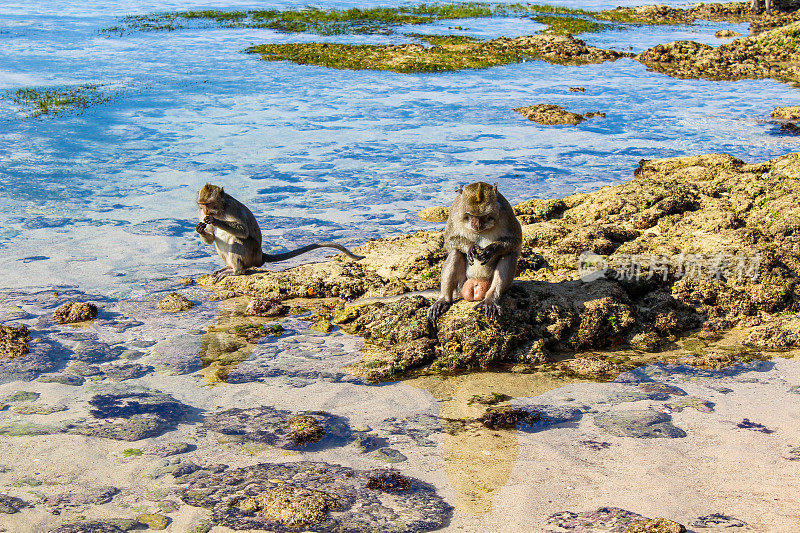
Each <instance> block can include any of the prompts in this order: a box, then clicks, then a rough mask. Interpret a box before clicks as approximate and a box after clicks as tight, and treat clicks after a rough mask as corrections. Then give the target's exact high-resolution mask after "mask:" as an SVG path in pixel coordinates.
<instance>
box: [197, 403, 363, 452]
mask: <svg viewBox="0 0 800 533" xmlns="http://www.w3.org/2000/svg"><path fill="white" fill-rule="evenodd" d="M203 426H204V427H205V428H207V429H210V430H212V431H216V432H218V433H223V434H225V435H239V436H241V437H242V438H244V439H246V440H249V441H253V442H260V443H263V444H270V445H273V446H278V447H280V448H287V449H294V448H303V447H306V446H308V445H311V444H317V445H318V446H330V445H334V446H335V445H341V444H344V443H346V442H347V441H348V440H349V439H350V434H351V432H350V426H349V424H348V422H347V419H345V418H343V417H340V416H336V415H332V414H330V413H326V412H324V411H309V412H305V413H300V414H298V415H294V414H293V413H292V412H291V411H285V410H281V409H275V408H273V407H269V406H261V407H252V408H249V409H240V408H236V407H235V408H232V409H227V410H225V411H221V412H219V413H216V414H213V415H210V416H208V417H206V419H205V420H204V421H203Z"/></svg>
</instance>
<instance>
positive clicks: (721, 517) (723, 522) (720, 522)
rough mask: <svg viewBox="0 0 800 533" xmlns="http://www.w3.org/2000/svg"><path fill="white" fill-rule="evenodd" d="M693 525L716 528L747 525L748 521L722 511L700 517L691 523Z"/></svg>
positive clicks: (744, 526)
mask: <svg viewBox="0 0 800 533" xmlns="http://www.w3.org/2000/svg"><path fill="white" fill-rule="evenodd" d="M689 525H690V526H692V527H702V528H713V529H716V530H719V529H727V528H738V527H743V528H746V527H747V523H746V522H744V521H742V520H739V519H738V518H734V517H732V516H728V515H725V514H722V513H713V514H709V515H705V516H701V517H698V518H697V520H693V521H692V522H690V523H689Z"/></svg>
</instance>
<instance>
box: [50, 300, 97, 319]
mask: <svg viewBox="0 0 800 533" xmlns="http://www.w3.org/2000/svg"><path fill="white" fill-rule="evenodd" d="M95 318H97V306H96V305H94V304H93V303H89V302H68V303H65V304H64V305H62V306H61V307H59V308H58V309H56V312H55V313H54V314H53V320H55V321H56V322H58V323H59V324H74V323H75V322H84V321H86V320H94V319H95Z"/></svg>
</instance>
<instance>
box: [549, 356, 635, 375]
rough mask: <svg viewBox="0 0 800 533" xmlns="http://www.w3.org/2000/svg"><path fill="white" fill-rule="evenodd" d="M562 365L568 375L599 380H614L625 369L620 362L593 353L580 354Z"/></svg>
mask: <svg viewBox="0 0 800 533" xmlns="http://www.w3.org/2000/svg"><path fill="white" fill-rule="evenodd" d="M560 367H561V369H562V370H563V371H564V372H565V373H566V374H567V375H570V376H574V377H578V378H582V379H593V380H597V381H612V380H613V379H615V378H616V377H617V376H618V375H619V374H620V373H621V372H622V371H623V370H624V368H623V367H622V366H620V365H619V364H617V363H614V362H612V361H609V360H607V359H605V358H604V357H602V356H599V355H597V354H593V353H583V354H578V355H576V356H575V358H573V359H567V360H566V361H563V362H562V363H561V365H560Z"/></svg>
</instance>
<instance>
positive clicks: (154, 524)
mask: <svg viewBox="0 0 800 533" xmlns="http://www.w3.org/2000/svg"><path fill="white" fill-rule="evenodd" d="M136 520H138V521H139V522H141V523H142V524H147V526H148V527H149V528H150V529H155V530H159V531H160V530H162V529H167V526H169V524H170V522H172V520H170V519H169V518H168V517H166V516H164V515H162V514H158V513H142V514H140V515H139V516H137V517H136Z"/></svg>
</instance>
